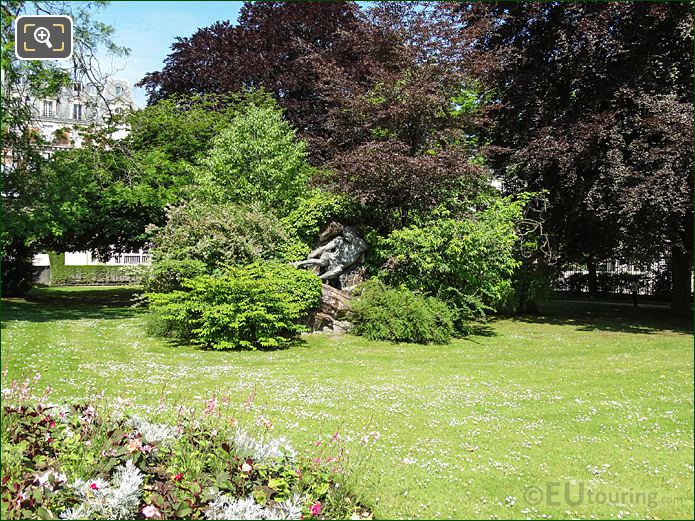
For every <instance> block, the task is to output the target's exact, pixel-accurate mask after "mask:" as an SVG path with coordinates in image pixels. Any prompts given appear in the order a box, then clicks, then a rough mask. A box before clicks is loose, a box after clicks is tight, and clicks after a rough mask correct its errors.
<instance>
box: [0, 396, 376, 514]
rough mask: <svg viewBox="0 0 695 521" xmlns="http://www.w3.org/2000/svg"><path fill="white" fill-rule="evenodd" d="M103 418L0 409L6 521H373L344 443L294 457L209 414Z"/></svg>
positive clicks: (32, 405)
mask: <svg viewBox="0 0 695 521" xmlns="http://www.w3.org/2000/svg"><path fill="white" fill-rule="evenodd" d="M12 390H15V391H17V392H16V393H15V394H21V393H22V392H23V388H22V387H20V386H16V385H15V386H13V388H12ZM3 394H5V395H6V394H7V393H6V392H5V391H3ZM25 394H26V393H25ZM211 403H212V402H211ZM101 409H102V408H101V407H95V406H94V405H90V404H88V403H83V404H76V405H70V406H65V405H45V404H42V403H41V400H39V401H38V402H37V401H32V400H26V399H25V400H21V401H19V402H18V401H15V400H5V405H4V406H3V407H2V425H3V430H2V512H1V513H2V519H37V518H38V519H55V518H61V519H87V518H88V519H183V518H186V519H322V518H331V519H335V518H353V519H371V514H370V513H369V510H368V509H367V508H365V507H364V506H363V505H361V504H360V502H359V501H358V500H357V498H356V496H355V495H354V494H353V493H352V492H351V491H350V486H349V482H346V481H345V480H344V470H345V468H344V466H343V464H342V460H341V456H342V455H343V450H344V447H341V446H340V443H335V444H333V446H332V449H331V450H333V453H332V454H331V455H327V454H326V453H325V452H324V453H322V454H321V456H322V457H321V458H316V457H314V458H309V457H301V456H298V455H297V453H296V452H295V451H294V450H293V449H292V447H291V446H290V445H289V443H288V442H287V440H285V439H284V438H281V437H280V438H270V437H268V436H267V435H261V436H258V437H254V436H251V435H249V434H248V433H247V432H245V431H243V430H241V429H240V428H239V427H238V425H233V424H234V423H236V422H235V421H233V422H227V424H228V425H229V428H226V429H225V428H221V427H220V425H221V423H220V421H219V420H220V418H219V417H217V418H215V421H206V418H207V416H206V415H205V414H206V413H205V411H204V415H203V416H202V417H197V416H191V417H189V418H188V419H187V420H180V421H179V422H177V424H176V425H173V426H172V425H168V424H163V423H152V422H150V421H148V420H146V419H143V418H140V417H138V416H129V415H124V414H121V413H119V412H118V411H114V412H112V413H108V412H103V411H102V410H101ZM208 413H209V411H208ZM210 416H212V415H210ZM210 419H212V418H210ZM266 421H267V420H266ZM335 441H338V442H339V437H337V438H336V440H335ZM346 485H347V486H346Z"/></svg>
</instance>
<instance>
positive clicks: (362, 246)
mask: <svg viewBox="0 0 695 521" xmlns="http://www.w3.org/2000/svg"><path fill="white" fill-rule="evenodd" d="M326 241H328V242H326ZM322 243H325V244H323V246H320V247H318V248H316V249H315V250H314V251H312V252H311V253H310V254H309V256H308V258H307V260H305V261H299V262H293V263H292V264H293V265H294V266H295V267H297V268H306V267H309V266H318V267H320V268H321V274H320V275H319V278H320V279H321V280H323V281H330V280H334V279H337V278H339V277H340V275H341V274H342V273H343V272H345V271H346V270H347V269H349V268H351V267H353V266H354V265H355V264H357V263H359V262H360V261H361V260H363V254H364V252H366V251H367V243H366V242H364V241H363V240H362V239H360V238H359V237H358V236H357V233H356V232H355V229H354V228H352V227H351V226H343V225H341V224H338V223H335V222H332V223H331V224H329V225H328V228H327V229H326V231H324V232H323V233H322V234H321V237H319V244H322Z"/></svg>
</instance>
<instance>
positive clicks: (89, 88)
mask: <svg viewBox="0 0 695 521" xmlns="http://www.w3.org/2000/svg"><path fill="white" fill-rule="evenodd" d="M96 93H97V86H96V85H94V84H93V83H90V84H88V85H87V94H96Z"/></svg>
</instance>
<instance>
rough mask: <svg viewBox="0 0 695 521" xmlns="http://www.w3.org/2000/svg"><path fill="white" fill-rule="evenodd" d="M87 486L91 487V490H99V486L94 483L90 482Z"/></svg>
mask: <svg viewBox="0 0 695 521" xmlns="http://www.w3.org/2000/svg"><path fill="white" fill-rule="evenodd" d="M89 488H91V489H92V490H99V487H98V486H97V484H96V483H92V484H91V485H89Z"/></svg>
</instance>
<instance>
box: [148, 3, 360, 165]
mask: <svg viewBox="0 0 695 521" xmlns="http://www.w3.org/2000/svg"><path fill="white" fill-rule="evenodd" d="M360 27H361V22H360V18H359V7H358V5H357V4H356V3H355V2H325V3H315V2H247V3H245V4H244V6H243V7H242V8H241V12H240V14H239V19H238V23H237V24H233V23H231V22H228V21H224V22H217V23H215V24H213V25H211V26H210V27H205V28H202V29H199V30H198V31H197V32H196V33H195V34H193V35H192V36H190V37H181V38H177V39H176V42H175V43H174V44H173V45H172V53H171V54H170V55H169V56H168V57H167V58H166V60H165V65H164V68H163V69H162V70H161V71H157V72H152V73H149V74H147V75H146V76H145V78H144V79H143V80H142V81H141V83H140V85H141V86H144V87H145V88H146V89H147V91H148V93H149V95H150V102H151V103H152V102H157V101H159V100H162V99H167V98H169V97H171V96H176V95H190V94H201V93H227V92H240V91H243V90H245V89H247V88H258V87H261V86H262V87H264V88H265V89H267V90H268V91H270V92H272V93H273V94H274V96H275V98H276V99H277V100H278V102H279V103H280V104H281V106H282V107H283V108H284V109H285V110H286V114H287V118H288V120H289V121H290V123H291V124H292V126H293V127H294V128H296V129H298V130H299V132H300V133H301V134H302V136H304V137H307V136H315V137H316V141H317V143H318V140H319V138H324V137H326V136H328V135H329V134H330V129H329V128H328V125H327V124H326V117H327V110H328V107H329V100H326V99H325V98H324V95H323V92H324V90H325V89H324V88H323V86H322V84H321V82H320V81H319V80H320V76H319V69H320V67H321V63H320V62H318V61H317V60H316V58H315V55H316V54H318V55H320V56H326V57H327V59H330V60H331V61H332V62H335V63H341V64H344V66H345V67H346V68H348V69H350V70H351V71H352V73H353V76H354V77H355V78H357V77H359V76H361V75H362V72H361V71H362V69H363V68H364V67H365V65H364V57H365V53H364V51H363V50H362V49H359V48H357V47H356V46H355V45H354V40H353V39H352V38H351V36H350V35H352V34H353V33H354V32H355V31H360V30H361V29H360ZM312 141H314V140H312ZM321 148H322V147H320V146H318V147H314V149H315V151H318V150H320V149H321Z"/></svg>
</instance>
